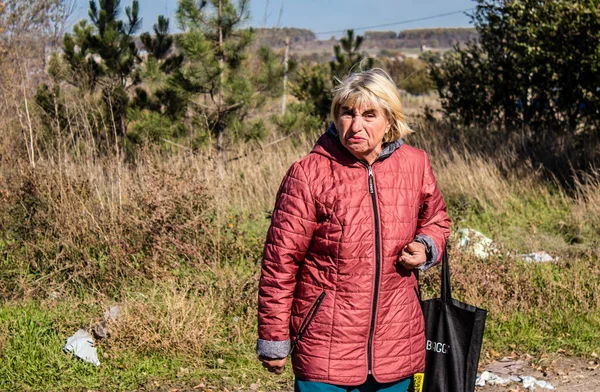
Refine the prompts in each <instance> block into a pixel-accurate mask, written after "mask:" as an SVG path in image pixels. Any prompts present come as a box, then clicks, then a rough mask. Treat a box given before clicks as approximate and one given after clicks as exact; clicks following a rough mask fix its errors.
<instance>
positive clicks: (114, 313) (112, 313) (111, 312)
mask: <svg viewBox="0 0 600 392" xmlns="http://www.w3.org/2000/svg"><path fill="white" fill-rule="evenodd" d="M120 318H121V308H120V307H119V306H118V305H115V306H111V307H110V308H109V309H108V310H107V311H106V312H104V320H106V321H119V319H120Z"/></svg>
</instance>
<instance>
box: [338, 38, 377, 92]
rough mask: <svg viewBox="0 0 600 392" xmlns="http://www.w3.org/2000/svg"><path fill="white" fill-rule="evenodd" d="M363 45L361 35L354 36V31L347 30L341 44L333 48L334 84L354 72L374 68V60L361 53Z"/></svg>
mask: <svg viewBox="0 0 600 392" xmlns="http://www.w3.org/2000/svg"><path fill="white" fill-rule="evenodd" d="M362 43H363V37H362V36H361V35H357V36H355V35H354V30H347V31H346V36H345V37H342V38H341V39H340V44H339V45H335V46H334V47H333V54H334V55H335V60H334V61H331V62H330V63H329V65H330V67H331V76H332V78H333V79H334V84H335V82H336V79H337V80H342V79H344V78H345V77H346V76H347V75H348V73H349V72H351V71H352V70H356V71H364V70H367V69H370V68H373V63H374V60H373V59H372V58H370V57H367V55H366V53H363V52H360V47H361V45H362Z"/></svg>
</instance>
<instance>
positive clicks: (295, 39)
mask: <svg viewBox="0 0 600 392" xmlns="http://www.w3.org/2000/svg"><path fill="white" fill-rule="evenodd" d="M254 32H255V37H256V42H257V43H258V44H259V45H261V46H262V45H265V46H268V47H279V46H284V45H285V39H286V37H290V42H291V43H292V44H293V43H301V42H307V41H314V40H316V39H317V35H316V34H315V33H313V32H312V31H310V30H307V29H297V28H295V27H282V28H256V29H254Z"/></svg>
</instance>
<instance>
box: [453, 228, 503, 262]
mask: <svg viewBox="0 0 600 392" xmlns="http://www.w3.org/2000/svg"><path fill="white" fill-rule="evenodd" d="M457 234H458V238H459V242H458V246H459V247H460V248H464V249H467V250H469V251H471V252H472V253H473V254H474V255H475V256H477V257H479V258H480V259H487V258H488V256H489V255H490V252H493V251H494V250H496V247H495V245H494V241H493V240H492V239H491V238H488V237H486V236H485V235H484V234H483V233H480V232H479V231H477V230H473V229H470V228H465V229H460V230H458V231H457Z"/></svg>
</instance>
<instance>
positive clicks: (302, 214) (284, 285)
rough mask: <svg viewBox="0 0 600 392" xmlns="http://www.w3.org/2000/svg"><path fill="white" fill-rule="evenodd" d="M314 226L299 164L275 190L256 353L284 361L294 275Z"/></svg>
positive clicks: (260, 289) (260, 292)
mask: <svg viewBox="0 0 600 392" xmlns="http://www.w3.org/2000/svg"><path fill="white" fill-rule="evenodd" d="M315 226H316V209H315V203H314V199H313V197H312V194H311V191H310V188H309V185H308V179H307V177H306V174H305V173H304V170H303V168H302V166H301V165H300V163H298V162H296V163H294V164H293V165H292V167H291V168H290V169H289V171H288V172H287V174H286V176H285V177H284V179H283V182H282V183H281V186H280V187H279V191H278V192H277V198H276V202H275V209H274V210H273V215H272V219H271V226H270V227H269V231H268V233H267V240H266V243H265V248H264V255H263V259H262V266H261V276H260V282H259V287H258V341H257V345H256V350H257V353H258V354H259V355H261V356H265V357H269V358H284V357H286V356H287V355H288V352H289V350H290V338H289V329H290V315H291V308H292V299H293V295H294V289H295V288H296V273H297V272H298V267H299V265H300V263H302V261H303V260H304V256H305V255H306V251H307V250H308V247H309V245H310V242H311V240H312V236H313V232H314V230H315Z"/></svg>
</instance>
